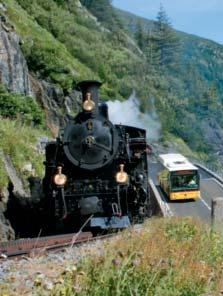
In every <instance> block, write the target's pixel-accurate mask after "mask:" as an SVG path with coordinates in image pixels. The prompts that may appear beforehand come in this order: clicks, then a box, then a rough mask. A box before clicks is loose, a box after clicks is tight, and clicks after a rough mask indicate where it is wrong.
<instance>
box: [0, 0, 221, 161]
mask: <svg viewBox="0 0 223 296" xmlns="http://www.w3.org/2000/svg"><path fill="white" fill-rule="evenodd" d="M3 2H4V4H3ZM0 3H2V5H1V7H0V11H1V14H2V16H3V17H4V18H5V20H4V24H6V26H8V27H9V28H10V30H13V31H15V32H16V33H17V34H18V35H19V36H20V45H21V49H22V51H23V54H24V56H25V59H26V62H27V65H28V69H29V79H30V84H31V88H32V92H33V94H34V96H35V97H37V100H38V101H39V102H40V104H41V105H42V107H43V108H44V110H45V114H46V116H47V124H48V126H49V127H50V128H51V130H52V131H54V132H55V134H56V132H57V127H58V125H63V124H64V119H63V118H64V115H66V114H67V113H69V112H72V113H75V112H76V110H77V108H78V104H77V101H76V98H77V94H76V93H75V92H74V91H73V90H72V89H73V86H74V85H75V84H76V82H77V81H79V80H81V79H86V78H87V79H92V78H95V79H100V80H102V81H103V82H104V85H103V88H102V97H103V98H104V99H112V100H114V99H120V100H124V99H126V98H128V96H129V95H130V94H131V92H132V90H133V89H134V90H136V94H137V96H138V98H139V100H140V108H141V110H142V111H143V112H149V110H150V109H151V106H153V105H154V104H155V107H156V110H157V112H158V115H159V120H160V122H161V124H162V135H161V140H163V141H165V140H166V139H168V138H169V136H168V134H169V133H172V134H174V135H175V136H177V137H181V138H182V139H183V140H184V141H185V142H186V144H188V145H189V146H190V148H191V149H193V150H194V151H196V152H198V153H199V154H200V155H201V156H202V157H205V158H206V159H209V160H211V161H213V157H214V153H216V154H218V155H219V154H221V151H222V148H223V143H222V138H221V135H222V127H223V120H222V118H223V116H222V115H223V110H222V101H223V97H222V88H223V86H222V83H221V82H222V81H223V74H222V73H223V72H222V67H223V47H222V46H220V45H218V44H216V43H214V42H211V41H209V40H205V39H202V38H199V37H196V36H192V35H188V34H185V33H181V32H177V36H178V38H179V39H180V43H181V51H180V58H179V62H178V64H176V65H174V66H171V67H168V68H166V69H163V70H162V71H159V72H157V71H154V70H153V68H152V66H151V65H150V63H149V61H148V58H147V56H146V53H145V52H144V51H142V50H141V49H140V48H139V47H138V45H137V42H136V40H134V36H135V30H136V28H137V23H139V22H141V23H142V27H143V30H144V31H145V32H146V31H148V30H149V29H150V28H151V27H152V26H154V22H152V21H149V20H146V19H141V18H139V17H136V16H134V15H132V14H128V13H125V12H121V11H118V10H116V9H114V8H112V6H111V5H110V4H109V1H106V0H103V1H102V0H100V1H84V0H82V1H81V3H82V4H81V3H80V2H79V1H78V0H73V1H56V0H55V1H53V0H46V1H42V0H34V1H28V0H17V1H16V0H5V1H2V0H1V1H0ZM84 5H85V7H84ZM99 8H101V9H99ZM9 89H10V87H9ZM216 118H218V119H216ZM148 128H149V127H148ZM204 131H205V132H204ZM214 158H215V157H214Z"/></svg>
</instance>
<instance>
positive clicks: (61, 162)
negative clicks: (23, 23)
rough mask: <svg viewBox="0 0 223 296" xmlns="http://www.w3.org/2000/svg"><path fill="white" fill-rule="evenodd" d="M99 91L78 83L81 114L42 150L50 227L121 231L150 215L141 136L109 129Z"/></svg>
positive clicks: (137, 131) (138, 132)
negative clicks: (84, 225) (62, 226)
mask: <svg viewBox="0 0 223 296" xmlns="http://www.w3.org/2000/svg"><path fill="white" fill-rule="evenodd" d="M100 86H101V83H100V82H98V81H82V82H80V83H79V84H78V89H79V90H80V91H81V92H82V110H81V112H79V113H78V114H77V116H76V117H72V118H71V119H70V120H69V121H68V123H67V125H66V127H65V129H64V130H62V131H61V132H60V134H59V136H58V138H57V139H56V141H52V142H49V143H48V144H47V145H46V160H45V177H44V179H43V191H44V196H45V206H46V208H47V215H48V217H49V221H51V222H52V221H53V225H61V224H63V225H65V226H66V227H68V229H74V228H79V227H81V225H83V223H84V222H85V221H87V220H88V221H89V223H88V226H90V227H99V228H102V229H107V228H123V227H127V226H129V225H130V224H131V223H134V222H141V221H142V220H143V219H144V218H145V217H146V216H147V215H148V213H149V210H150V199H149V195H148V187H147V186H148V185H147V182H148V167H147V152H146V148H147V144H146V131H145V130H144V129H140V128H136V127H131V126H126V125H121V124H120V125H114V124H113V123H112V122H111V121H110V120H109V115H108V107H107V104H105V103H101V104H99V101H98V91H99V88H100ZM120 112H123V116H125V112H128V110H120Z"/></svg>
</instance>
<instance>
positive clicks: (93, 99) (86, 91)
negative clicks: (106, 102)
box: [77, 80, 102, 112]
mask: <svg viewBox="0 0 223 296" xmlns="http://www.w3.org/2000/svg"><path fill="white" fill-rule="evenodd" d="M101 85H102V83H101V82H99V81H96V80H85V81H82V82H80V83H78V85H77V89H79V90H80V91H81V92H82V101H83V106H84V104H86V106H87V107H89V109H87V108H86V109H85V108H84V109H85V110H86V111H91V110H90V108H91V106H92V108H93V110H92V111H95V112H98V90H99V88H100V86H101Z"/></svg>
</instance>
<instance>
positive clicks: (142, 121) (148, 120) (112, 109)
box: [107, 92, 161, 141]
mask: <svg viewBox="0 0 223 296" xmlns="http://www.w3.org/2000/svg"><path fill="white" fill-rule="evenodd" d="M107 103H108V109H109V118H110V120H111V121H112V123H114V124H120V123H121V124H123V125H130V126H135V127H139V128H143V129H146V130H147V137H148V139H149V140H150V141H157V140H158V139H159V137H160V130H161V124H160V122H159V119H158V116H157V113H156V110H155V106H154V103H153V102H152V108H151V110H150V111H149V113H148V112H147V113H146V114H145V113H142V112H140V110H139V101H138V99H137V98H136V96H135V92H133V93H132V94H131V96H130V97H129V99H128V100H126V101H124V102H120V101H117V100H116V101H109V102H107Z"/></svg>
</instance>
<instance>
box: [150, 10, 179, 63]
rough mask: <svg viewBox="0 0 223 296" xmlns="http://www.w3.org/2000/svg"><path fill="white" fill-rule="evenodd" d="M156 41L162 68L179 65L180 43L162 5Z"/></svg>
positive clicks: (155, 31)
mask: <svg viewBox="0 0 223 296" xmlns="http://www.w3.org/2000/svg"><path fill="white" fill-rule="evenodd" d="M154 41H155V43H156V47H157V49H158V51H159V65H160V66H167V65H170V64H175V63H177V58H178V54H179V49H180V42H179V39H178V37H177V35H176V32H175V31H174V30H173V28H172V26H171V22H170V20H169V17H168V15H167V13H166V11H165V9H164V7H163V5H162V4H161V5H160V9H159V12H158V14H157V21H156V23H155V28H154Z"/></svg>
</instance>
